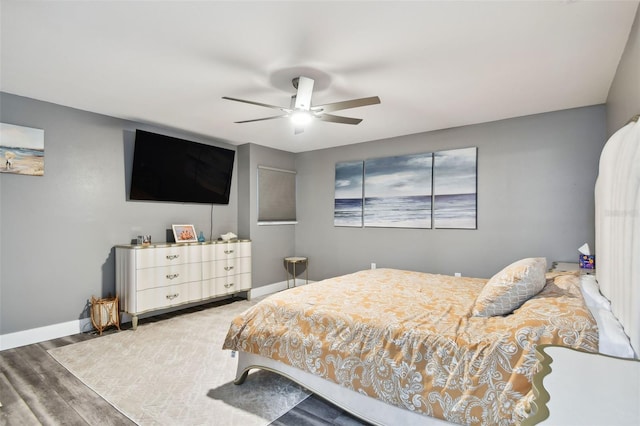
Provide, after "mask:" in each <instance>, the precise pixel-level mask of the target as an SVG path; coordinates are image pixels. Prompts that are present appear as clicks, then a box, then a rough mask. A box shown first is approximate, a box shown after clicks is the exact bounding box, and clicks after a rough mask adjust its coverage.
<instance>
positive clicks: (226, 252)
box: [224, 250, 233, 254]
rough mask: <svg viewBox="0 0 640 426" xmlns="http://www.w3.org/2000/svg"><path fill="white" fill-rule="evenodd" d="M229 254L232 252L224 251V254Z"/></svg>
mask: <svg viewBox="0 0 640 426" xmlns="http://www.w3.org/2000/svg"><path fill="white" fill-rule="evenodd" d="M231 253H233V250H225V251H224V254H231Z"/></svg>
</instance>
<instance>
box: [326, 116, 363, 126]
mask: <svg viewBox="0 0 640 426" xmlns="http://www.w3.org/2000/svg"><path fill="white" fill-rule="evenodd" d="M317 117H318V120H322V121H329V122H331V123H342V124H358V123H360V122H361V121H362V118H351V117H342V116H340V115H331V114H319V115H318V116H317Z"/></svg>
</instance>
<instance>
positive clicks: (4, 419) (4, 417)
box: [0, 357, 38, 425]
mask: <svg viewBox="0 0 640 426" xmlns="http://www.w3.org/2000/svg"><path fill="white" fill-rule="evenodd" d="M0 364H2V357H0ZM0 402H2V407H0V424H2V425H36V424H38V419H37V418H36V416H35V415H34V414H33V412H32V411H31V409H29V406H28V405H27V404H26V403H25V402H24V400H23V399H22V398H21V397H20V395H18V393H17V392H16V391H15V389H14V388H13V385H12V384H11V383H10V382H9V379H7V376H5V375H4V373H2V372H0Z"/></svg>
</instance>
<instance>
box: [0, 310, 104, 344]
mask: <svg viewBox="0 0 640 426" xmlns="http://www.w3.org/2000/svg"><path fill="white" fill-rule="evenodd" d="M92 329H93V325H92V324H91V319H90V318H82V319H78V320H75V321H67V322H62V323H59V324H52V325H47V326H44V327H37V328H32V329H29V330H24V331H16V332H15V333H8V334H0V351H4V350H6V349H13V348H17V347H20V346H26V345H31V344H33V343H39V342H44V341H46V340H51V339H57V338H59V337H65V336H71V335H72V334H78V333H85V332H87V331H90V330H92Z"/></svg>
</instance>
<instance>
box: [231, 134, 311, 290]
mask: <svg viewBox="0 0 640 426" xmlns="http://www.w3.org/2000/svg"><path fill="white" fill-rule="evenodd" d="M237 152H238V158H239V164H238V170H239V175H240V176H241V178H240V179H241V183H240V185H241V193H242V195H241V196H240V200H239V212H238V230H239V231H240V232H241V233H242V234H245V235H248V236H249V237H250V238H251V241H252V244H251V247H252V250H253V256H252V279H253V287H254V288H256V287H261V286H264V285H267V284H273V283H277V282H281V281H284V280H286V279H287V275H286V269H284V266H283V258H284V257H286V256H293V255H294V254H295V248H294V247H295V246H294V244H295V231H296V226H295V225H266V226H258V197H257V186H258V166H268V167H274V168H277V169H284V170H296V168H295V158H296V157H295V154H293V153H290V152H286V151H280V150H276V149H272V148H267V147H264V146H261V145H256V144H245V145H240V146H239V147H238V151H237ZM298 206H299V203H298ZM298 208H299V207H298Z"/></svg>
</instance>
